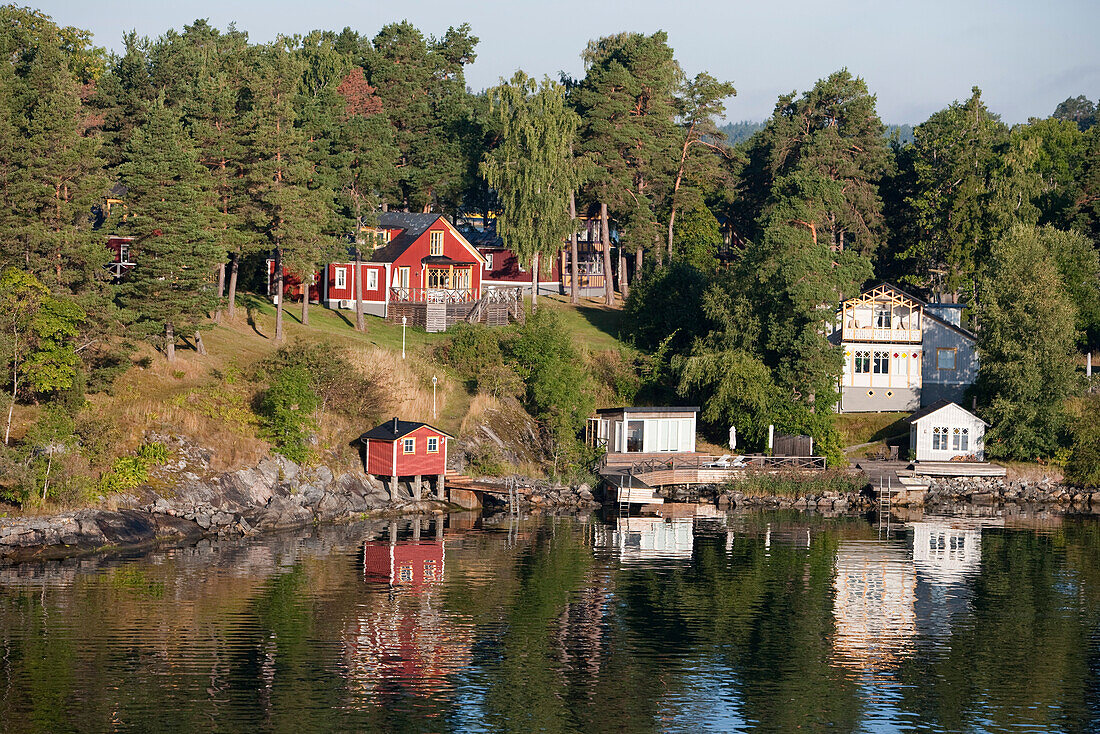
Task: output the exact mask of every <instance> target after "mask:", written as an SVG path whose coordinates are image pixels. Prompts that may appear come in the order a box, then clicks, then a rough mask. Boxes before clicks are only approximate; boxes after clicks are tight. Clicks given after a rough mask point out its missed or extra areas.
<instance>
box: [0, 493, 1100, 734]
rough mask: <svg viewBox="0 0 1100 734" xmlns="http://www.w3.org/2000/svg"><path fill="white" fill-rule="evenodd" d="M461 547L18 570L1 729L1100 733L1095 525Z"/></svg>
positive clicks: (366, 537)
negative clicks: (1098, 725) (1097, 726)
mask: <svg viewBox="0 0 1100 734" xmlns="http://www.w3.org/2000/svg"><path fill="white" fill-rule="evenodd" d="M445 522H446V524H447V526H446V527H444V526H443V525H439V526H437V525H435V524H434V523H433V521H430V520H423V521H422V522H421V524H417V523H413V522H412V521H401V522H399V523H397V524H396V525H394V526H392V527H391V526H389V525H387V524H380V523H376V524H371V523H365V524H359V525H353V526H348V527H342V528H323V529H318V530H316V531H312V532H308V533H306V534H304V535H302V534H292V535H285V536H277V537H274V536H273V537H268V538H263V539H259V540H253V541H249V542H229V541H220V542H214V543H209V542H206V543H201V544H199V545H197V546H195V547H190V548H175V549H169V550H161V551H153V552H147V553H135V554H131V555H130V556H126V557H123V556H111V557H103V558H90V559H82V560H69V561H63V562H43V563H32V564H16V565H8V566H3V567H0V630H2V637H3V643H4V651H3V656H2V658H0V676H2V678H3V680H4V681H5V682H6V685H5V687H4V692H3V694H0V696H2V698H0V724H2V729H3V730H4V731H97V730H105V729H124V730H141V731H148V730H158V731H198V730H201V731H240V730H242V729H258V730H262V731H266V730H280V731H282V730H292V731H300V732H306V731H335V730H363V731H425V730H431V731H506V732H507V731H515V732H519V731H523V732H527V731H533V730H543V731H600V732H603V731H642V732H644V731H671V730H681V731H699V730H713V731H729V730H742V729H757V728H759V729H763V730H768V731H793V730H796V729H799V728H801V729H802V730H817V729H831V730H840V731H850V730H855V729H860V728H869V729H873V728H883V729H896V728H907V729H912V730H936V731H939V730H944V729H949V730H986V731H1007V730H1009V729H1012V730H1020V729H1022V730H1032V731H1071V732H1075V731H1082V732H1083V731H1089V730H1090V727H1094V722H1096V721H1098V720H1100V680H1098V678H1100V632H1098V630H1100V563H1098V560H1100V530H1098V527H1100V524H1098V523H1097V520H1096V518H1066V519H1065V520H1063V521H1060V522H1054V523H1052V524H1050V525H1049V526H1045V527H1040V528H1035V527H1020V526H1019V523H1015V524H1013V523H1009V526H1008V527H1005V526H1004V523H1003V522H1001V523H999V524H1000V525H1001V526H998V527H991V526H990V523H989V522H987V521H981V522H977V521H965V520H959V519H957V518H954V519H952V518H946V519H945V518H921V519H918V520H917V521H916V522H913V523H911V524H909V525H908V526H906V527H903V528H902V529H901V531H900V532H897V533H894V534H892V535H891V536H890V537H888V538H886V539H881V540H880V539H879V538H878V534H877V533H876V530H875V528H874V527H873V526H872V525H870V524H869V523H868V522H867V521H866V520H864V519H863V518H847V519H843V518H833V519H826V518H822V517H819V516H812V515H805V514H803V515H799V514H795V513H787V514H782V513H770V514H753V515H734V516H731V517H730V518H728V519H727V518H724V517H723V518H719V519H715V520H707V521H700V520H696V521H694V522H692V521H691V520H688V521H687V522H686V524H685V523H684V521H682V520H681V521H680V522H678V523H671V522H670V523H667V524H665V523H664V522H663V521H661V520H644V521H635V520H632V521H631V522H628V523H622V524H615V525H612V526H608V525H604V524H601V523H599V522H597V521H594V520H592V519H581V520H574V519H569V518H556V519H555V518H544V519H528V520H524V521H523V522H522V523H521V524H520V525H519V526H518V528H517V529H515V532H506V531H505V529H504V528H503V527H502V528H501V529H499V530H497V529H496V527H495V526H492V525H491V524H490V525H485V526H481V525H480V521H479V522H478V523H473V522H470V521H467V522H466V524H465V527H460V525H462V523H461V522H460V521H459V519H458V518H457V517H456V518H452V519H450V520H447V521H445ZM994 524H997V523H994ZM635 541H636V542H635ZM941 541H942V543H941ZM941 545H942V547H941Z"/></svg>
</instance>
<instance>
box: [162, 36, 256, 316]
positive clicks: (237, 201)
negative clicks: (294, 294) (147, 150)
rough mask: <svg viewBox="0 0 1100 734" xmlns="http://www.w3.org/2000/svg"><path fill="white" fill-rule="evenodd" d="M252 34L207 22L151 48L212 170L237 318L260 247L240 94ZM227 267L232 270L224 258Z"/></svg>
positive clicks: (221, 269) (231, 309)
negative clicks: (241, 288)
mask: <svg viewBox="0 0 1100 734" xmlns="http://www.w3.org/2000/svg"><path fill="white" fill-rule="evenodd" d="M247 54H248V38H247V35H246V34H244V33H242V32H240V31H237V30H233V29H230V30H229V31H227V32H225V33H221V32H219V31H218V30H217V29H216V28H213V27H211V26H210V25H209V24H208V23H207V22H206V21H204V20H197V21H195V23H194V24H192V25H190V26H184V32H183V33H182V34H180V33H176V32H174V31H170V32H169V33H168V34H166V35H165V36H164V37H163V38H162V39H160V40H159V41H158V42H157V43H156V44H155V45H154V46H153V48H152V50H151V53H150V56H151V60H152V80H153V84H154V86H155V87H156V88H158V89H161V90H163V93H164V97H165V103H166V104H167V105H168V106H170V107H173V108H175V109H177V110H179V113H180V115H181V117H182V119H183V124H184V127H185V128H186V129H187V131H188V132H189V134H190V136H191V138H192V140H193V141H194V143H195V147H196V150H197V153H198V156H199V161H200V162H201V163H202V165H203V166H204V167H205V168H206V170H207V173H208V176H209V179H210V185H211V189H212V192H213V194H214V196H215V200H216V208H217V212H218V214H217V219H216V223H217V230H218V234H217V239H218V241H219V244H220V247H219V250H218V253H217V257H218V260H217V268H218V285H217V288H216V290H217V293H218V296H219V298H221V297H222V295H223V294H226V291H228V293H227V294H226V306H227V311H228V316H229V317H230V318H233V317H234V316H235V315H236V293H237V279H238V274H239V269H240V260H241V257H242V256H243V255H245V254H248V253H251V252H253V251H255V249H256V246H255V239H254V238H253V237H251V236H250V233H249V232H247V231H246V221H245V210H246V202H247V197H246V195H245V191H244V185H243V182H244V177H243V173H244V163H245V161H244V156H245V140H244V130H243V128H242V125H241V117H240V115H239V111H238V96H239V94H240V92H241V81H242V79H243V77H244V75H245V62H246V59H247ZM227 255H228V260H229V267H228V271H229V272H228V273H226V256H227Z"/></svg>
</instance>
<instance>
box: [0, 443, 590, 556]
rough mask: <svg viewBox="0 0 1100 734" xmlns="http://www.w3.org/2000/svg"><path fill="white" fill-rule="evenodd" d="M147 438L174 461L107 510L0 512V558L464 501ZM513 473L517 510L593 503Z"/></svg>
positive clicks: (583, 494)
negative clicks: (224, 465) (238, 463)
mask: <svg viewBox="0 0 1100 734" xmlns="http://www.w3.org/2000/svg"><path fill="white" fill-rule="evenodd" d="M149 438H150V440H154V441H159V442H161V443H164V444H165V445H166V446H168V447H169V448H170V449H171V450H172V459H171V460H170V461H169V462H168V463H166V464H165V465H163V466H160V467H157V468H156V469H154V470H153V471H152V472H151V473H150V481H149V482H148V483H147V484H146V485H143V486H141V487H139V488H137V489H136V490H134V491H133V493H131V494H126V495H120V496H115V497H112V498H110V500H111V504H112V505H113V507H111V508H92V509H80V510H73V511H69V512H62V513H58V514H55V515H48V516H34V515H26V516H16V517H0V558H15V559H18V558H30V557H33V558H58V557H65V556H72V555H80V554H83V553H88V552H94V551H97V550H101V549H107V548H115V547H140V546H145V545H155V544H158V543H173V542H182V541H190V540H195V539H198V538H202V537H241V536H248V535H254V534H256V533H260V532H266V531H271V530H283V529H292V528H301V527H306V526H310V525H314V524H319V523H339V522H347V521H352V520H362V519H366V518H387V517H400V516H408V515H439V514H444V513H447V512H451V511H456V510H464V509H469V506H468V505H463V504H452V503H450V502H446V501H443V500H439V499H434V498H430V497H422V498H421V499H419V500H417V499H414V498H413V491H412V487H410V486H407V485H406V484H402V485H401V486H400V487H399V493H398V497H397V498H396V499H391V497H390V493H389V490H388V489H387V488H386V487H385V486H384V485H383V484H382V482H381V481H379V480H377V479H374V478H372V477H370V476H368V475H367V474H365V473H363V472H361V471H350V472H345V473H342V474H339V475H337V474H335V473H334V472H333V471H332V470H331V469H330V468H328V467H326V466H318V467H302V466H299V465H297V464H295V463H294V462H292V461H290V460H289V459H287V458H285V457H283V456H278V455H276V456H272V457H266V458H264V459H262V460H261V461H260V462H259V463H258V464H257V465H256V466H255V467H252V468H248V469H239V470H237V471H230V472H221V473H218V472H213V471H211V469H210V460H211V453H210V452H209V451H208V450H206V449H204V448H202V447H200V446H196V445H194V444H193V443H191V442H189V441H188V440H186V439H184V438H182V437H179V436H161V435H154V436H150V437H149ZM500 481H501V482H503V481H504V480H500ZM513 481H514V482H515V484H516V485H517V486H516V489H517V492H518V497H519V505H520V507H521V508H522V509H526V510H531V509H532V508H540V507H543V508H547V509H551V508H556V509H561V508H584V507H595V506H597V505H598V503H596V502H595V500H594V499H593V497H592V492H591V489H590V488H589V487H588V486H587V485H579V486H577V487H565V486H558V485H552V484H548V483H546V482H538V481H532V480H527V479H523V478H516V479H514V480H513Z"/></svg>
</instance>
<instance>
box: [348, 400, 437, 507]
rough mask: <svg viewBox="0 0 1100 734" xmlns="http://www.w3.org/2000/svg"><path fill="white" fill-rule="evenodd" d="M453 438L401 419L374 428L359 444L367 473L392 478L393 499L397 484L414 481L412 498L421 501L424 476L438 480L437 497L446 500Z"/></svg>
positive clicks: (395, 496) (433, 429)
mask: <svg viewBox="0 0 1100 734" xmlns="http://www.w3.org/2000/svg"><path fill="white" fill-rule="evenodd" d="M450 438H452V436H451V435H450V434H448V433H446V432H444V431H441V430H439V429H438V428H435V427H434V426H429V425H428V424H427V423H419V422H417V421H403V420H400V419H398V418H394V419H393V420H389V421H386V422H385V423H383V424H381V425H379V426H375V427H374V428H372V429H370V430H369V431H367V432H366V433H364V434H363V435H362V436H360V437H359V441H360V442H361V443H362V444H363V446H364V447H365V449H366V452H365V453H366V464H367V474H370V475H371V476H377V477H389V478H390V482H391V485H390V498H391V499H396V498H397V482H398V481H399V480H400V479H401V478H402V477H404V478H411V480H412V489H413V499H417V500H418V499H420V487H421V481H422V479H423V478H424V477H428V478H429V481H430V478H432V477H434V478H435V480H436V488H435V489H436V496H437V497H438V498H439V499H443V490H444V487H443V478H444V475H445V474H446V473H447V441H448V439H450Z"/></svg>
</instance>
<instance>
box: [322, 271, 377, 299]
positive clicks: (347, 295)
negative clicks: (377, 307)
mask: <svg viewBox="0 0 1100 734" xmlns="http://www.w3.org/2000/svg"><path fill="white" fill-rule="evenodd" d="M337 268H344V275H345V277H344V287H343V288H337V287H336V270H337ZM354 271H355V263H330V264H329V266H328V300H330V301H354V300H355V280H354V279H353V278H352V275H353V274H354ZM369 272H373V273H374V274H375V275H374V277H375V278H376V282H375V287H374V288H369V287H368V283H369V282H370V277H369V276H368V275H367V273H369ZM360 277H362V279H363V300H364V301H376V302H379V303H381V302H383V301H385V300H386V266H385V265H384V264H383V263H371V262H362V263H360Z"/></svg>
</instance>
